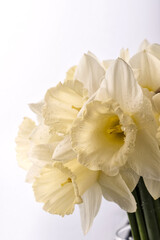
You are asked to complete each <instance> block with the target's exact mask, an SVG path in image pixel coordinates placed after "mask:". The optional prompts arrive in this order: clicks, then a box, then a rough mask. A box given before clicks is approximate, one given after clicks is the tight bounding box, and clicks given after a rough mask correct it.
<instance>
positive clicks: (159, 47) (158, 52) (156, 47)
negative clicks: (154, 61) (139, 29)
mask: <svg viewBox="0 0 160 240" xmlns="http://www.w3.org/2000/svg"><path fill="white" fill-rule="evenodd" d="M147 51H148V52H150V53H151V54H152V55H154V56H155V57H156V58H158V59H159V60H160V44H157V43H155V44H151V45H150V46H149V47H148V49H147Z"/></svg>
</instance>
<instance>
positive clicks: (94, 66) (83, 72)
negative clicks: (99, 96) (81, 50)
mask: <svg viewBox="0 0 160 240" xmlns="http://www.w3.org/2000/svg"><path fill="white" fill-rule="evenodd" d="M104 76H105V69H104V67H103V65H102V64H101V63H100V62H99V61H98V59H97V58H96V57H95V56H94V55H93V54H91V53H88V54H84V55H83V57H82V59H81V61H80V63H79V65H78V66H77V69H76V72H75V76H74V78H75V79H77V80H79V81H80V82H82V83H83V84H84V87H85V88H86V89H88V92H89V97H90V96H91V95H92V94H94V93H95V92H96V91H97V89H98V88H99V86H100V84H101V81H102V79H103V78H104Z"/></svg>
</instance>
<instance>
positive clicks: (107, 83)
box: [97, 58, 143, 114]
mask: <svg viewBox="0 0 160 240" xmlns="http://www.w3.org/2000/svg"><path fill="white" fill-rule="evenodd" d="M102 88H104V89H105V91H106V97H108V98H112V99H114V100H115V101H117V102H118V103H119V105H120V107H121V108H122V109H123V111H124V112H127V113H131V114H132V113H134V112H137V111H138V109H140V107H141V105H142V103H143V93H142V90H141V87H140V86H139V85H138V83H137V82H136V80H135V79H134V75H133V71H132V69H131V68H130V67H129V65H128V64H127V63H125V62H124V61H123V60H122V59H120V58H119V59H117V60H116V61H115V62H114V64H112V65H111V67H110V68H109V69H108V71H107V72H106V76H105V80H104V81H103V83H102ZM99 91H101V88H100V90H99ZM97 95H98V96H99V98H98V100H102V101H104V100H105V99H104V96H102V97H101V93H98V92H97Z"/></svg>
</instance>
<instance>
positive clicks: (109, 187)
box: [99, 172, 136, 212]
mask: <svg viewBox="0 0 160 240" xmlns="http://www.w3.org/2000/svg"><path fill="white" fill-rule="evenodd" d="M99 184H100V185H101V188H102V194H103V196H104V198H105V199H106V200H108V201H113V202H115V203H117V204H118V205H119V206H120V207H121V208H122V209H124V210H125V211H126V212H135V211H136V202H135V199H134V197H133V195H132V194H131V192H130V190H129V188H128V187H127V185H126V184H125V182H124V180H123V179H122V177H121V175H120V174H118V175H116V176H113V177H109V176H107V175H105V174H104V173H103V172H102V173H101V174H100V178H99Z"/></svg>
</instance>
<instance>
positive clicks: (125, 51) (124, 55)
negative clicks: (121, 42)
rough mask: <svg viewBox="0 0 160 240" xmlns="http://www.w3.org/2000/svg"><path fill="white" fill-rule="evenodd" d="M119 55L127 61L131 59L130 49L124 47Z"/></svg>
mask: <svg viewBox="0 0 160 240" xmlns="http://www.w3.org/2000/svg"><path fill="white" fill-rule="evenodd" d="M119 57H120V58H122V59H123V60H124V61H125V62H128V61H129V50H128V48H127V49H124V48H122V49H121V51H120V54H119Z"/></svg>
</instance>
